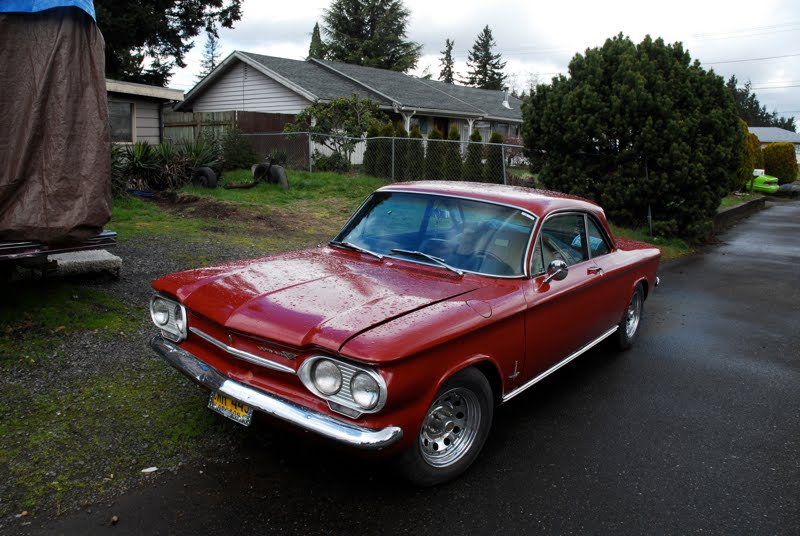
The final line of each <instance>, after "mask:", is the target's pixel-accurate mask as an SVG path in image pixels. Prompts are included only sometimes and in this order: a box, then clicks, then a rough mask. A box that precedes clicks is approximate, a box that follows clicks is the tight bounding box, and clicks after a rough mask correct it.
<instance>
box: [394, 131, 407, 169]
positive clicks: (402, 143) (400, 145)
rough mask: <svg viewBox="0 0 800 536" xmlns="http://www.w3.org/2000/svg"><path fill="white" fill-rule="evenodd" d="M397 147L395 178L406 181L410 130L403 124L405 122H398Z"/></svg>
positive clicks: (395, 135)
mask: <svg viewBox="0 0 800 536" xmlns="http://www.w3.org/2000/svg"><path fill="white" fill-rule="evenodd" d="M394 137H395V148H394V161H395V165H394V180H395V181H404V180H406V178H407V177H408V176H409V175H408V169H409V168H408V148H409V147H408V146H409V141H408V132H406V128H405V127H404V126H403V123H397V128H396V129H395V131H394Z"/></svg>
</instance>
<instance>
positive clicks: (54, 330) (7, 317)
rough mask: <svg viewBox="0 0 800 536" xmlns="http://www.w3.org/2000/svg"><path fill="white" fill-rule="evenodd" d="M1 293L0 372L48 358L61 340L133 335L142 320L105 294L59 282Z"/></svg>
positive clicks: (136, 311)
mask: <svg viewBox="0 0 800 536" xmlns="http://www.w3.org/2000/svg"><path fill="white" fill-rule="evenodd" d="M0 292H2V293H3V308H2V309H0V334H1V335H2V337H0V366H4V365H8V364H13V363H18V362H28V363H32V362H35V361H37V360H39V359H41V358H43V357H45V356H47V355H53V353H54V352H57V349H58V347H59V346H60V343H61V339H62V337H63V336H64V335H67V334H69V333H73V332H75V331H77V330H88V331H96V332H97V333H99V334H103V335H112V334H114V333H119V332H126V331H129V330H133V329H136V328H137V327H138V326H139V325H141V318H142V317H143V315H144V314H145V311H144V309H137V308H131V307H129V306H126V305H124V304H123V303H121V302H120V301H118V300H116V299H114V298H113V297H112V296H111V295H109V294H107V293H105V292H102V291H99V290H94V289H88V288H85V287H80V286H77V285H71V284H63V283H61V282H59V281H24V282H18V283H15V284H13V285H2V286H0Z"/></svg>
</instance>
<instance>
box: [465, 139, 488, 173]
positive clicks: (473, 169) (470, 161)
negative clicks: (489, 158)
mask: <svg viewBox="0 0 800 536" xmlns="http://www.w3.org/2000/svg"><path fill="white" fill-rule="evenodd" d="M469 141H470V142H471V143H470V144H469V146H468V147H467V158H466V160H465V161H464V170H463V173H462V177H463V178H464V180H465V181H472V182H482V181H483V149H484V147H483V144H481V142H482V141H483V138H481V133H480V132H478V131H477V130H473V131H472V134H471V135H470V137H469Z"/></svg>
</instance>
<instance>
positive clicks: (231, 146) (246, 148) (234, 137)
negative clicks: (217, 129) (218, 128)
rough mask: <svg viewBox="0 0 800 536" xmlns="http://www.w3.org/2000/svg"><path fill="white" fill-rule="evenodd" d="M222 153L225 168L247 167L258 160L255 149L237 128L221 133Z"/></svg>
mask: <svg viewBox="0 0 800 536" xmlns="http://www.w3.org/2000/svg"><path fill="white" fill-rule="evenodd" d="M222 155H223V157H224V160H225V167H226V168H227V169H249V168H250V166H251V165H253V164H255V163H256V162H258V155H257V154H256V151H255V149H253V146H252V145H251V144H250V142H249V141H248V140H247V137H245V136H243V135H242V131H241V130H239V129H238V128H231V129H228V130H226V131H225V134H223V135H222Z"/></svg>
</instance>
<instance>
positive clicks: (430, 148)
mask: <svg viewBox="0 0 800 536" xmlns="http://www.w3.org/2000/svg"><path fill="white" fill-rule="evenodd" d="M441 140H442V131H441V130H439V129H438V128H434V129H433V130H431V133H430V134H428V143H427V147H426V148H425V178H426V179H428V180H439V179H441V178H442V165H443V164H444V147H442V145H444V144H443V143H440V142H441Z"/></svg>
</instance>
